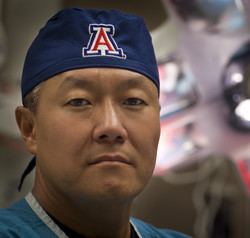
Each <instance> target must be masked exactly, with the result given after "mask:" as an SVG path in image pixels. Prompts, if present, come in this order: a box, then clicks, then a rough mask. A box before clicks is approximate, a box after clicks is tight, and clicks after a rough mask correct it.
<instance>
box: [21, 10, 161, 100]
mask: <svg viewBox="0 0 250 238" xmlns="http://www.w3.org/2000/svg"><path fill="white" fill-rule="evenodd" d="M91 24H108V25H109V24H111V25H113V26H114V31H115V32H114V35H113V36H112V39H113V40H114V42H115V44H114V42H113V44H111V45H115V46H117V47H118V48H119V49H121V50H122V51H123V54H124V55H123V56H124V57H112V56H110V55H108V54H107V55H99V56H90V57H87V56H86V57H85V56H84V55H83V51H84V48H86V47H88V44H89V40H90V37H91V33H90V25H91ZM112 39H111V40H112ZM111 43H112V42H111ZM91 67H112V68H113V67H114V68H122V69H128V70H132V71H136V72H139V73H141V74H143V75H145V76H147V77H148V78H149V79H150V80H152V82H153V83H154V84H155V85H156V87H157V89H158V90H159V75H158V68H157V63H156V59H155V54H154V49H153V46H152V40H151V36H150V34H149V31H148V29H147V27H146V25H145V23H144V20H143V19H142V18H141V17H139V16H135V15H131V14H127V13H123V12H121V11H118V10H97V9H80V8H69V9H64V10H61V11H60V12H58V13H57V14H56V15H54V16H53V17H52V18H51V19H49V20H48V22H47V24H46V25H45V26H44V27H43V28H42V29H41V30H40V31H39V33H38V35H37V36H36V38H35V39H34V41H33V42H32V44H31V46H30V48H29V50H28V52H27V55H26V59H25V63H24V68H23V74H22V98H24V97H25V95H27V93H28V92H30V91H31V90H32V89H33V88H34V87H35V86H36V85H38V84H39V83H40V82H42V81H45V80H47V79H48V78H50V77H52V76H54V75H56V74H58V73H61V72H64V71H68V70H71V69H79V68H91Z"/></svg>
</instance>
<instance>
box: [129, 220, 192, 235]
mask: <svg viewBox="0 0 250 238" xmlns="http://www.w3.org/2000/svg"><path fill="white" fill-rule="evenodd" d="M130 221H131V223H132V225H133V226H134V228H135V229H136V231H137V232H138V233H139V234H140V235H141V236H142V237H154V238H190V236H187V235H184V234H182V233H180V232H177V231H173V230H170V229H160V228H157V227H155V226H153V225H151V224H148V223H146V222H143V221H141V220H139V219H136V218H131V220H130Z"/></svg>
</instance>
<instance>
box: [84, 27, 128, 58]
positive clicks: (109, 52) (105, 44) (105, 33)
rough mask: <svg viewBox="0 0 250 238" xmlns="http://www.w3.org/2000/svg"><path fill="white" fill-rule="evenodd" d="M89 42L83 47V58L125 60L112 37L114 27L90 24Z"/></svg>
mask: <svg viewBox="0 0 250 238" xmlns="http://www.w3.org/2000/svg"><path fill="white" fill-rule="evenodd" d="M89 34H90V38H89V42H88V45H87V47H83V49H82V55H83V57H91V56H111V57H118V58H122V59H126V55H125V54H124V53H123V49H122V48H118V46H117V44H116V42H115V40H114V38H113V36H114V34H115V27H114V26H113V25H111V24H90V25H89Z"/></svg>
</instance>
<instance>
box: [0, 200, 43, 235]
mask: <svg viewBox="0 0 250 238" xmlns="http://www.w3.org/2000/svg"><path fill="white" fill-rule="evenodd" d="M32 221H34V222H35V224H36V221H35V220H34V219H33V217H32V212H31V211H30V209H29V207H28V205H27V204H26V202H25V200H21V201H19V202H17V203H16V204H14V205H13V206H11V207H10V208H6V209H0V237H1V238H12V237H20V238H21V237H23V238H24V237H30V236H31V235H32V237H34V238H36V237H38V236H37V235H36V234H34V231H33V229H32V227H31V226H30V224H32ZM33 224H34V223H33ZM35 224H34V225H35Z"/></svg>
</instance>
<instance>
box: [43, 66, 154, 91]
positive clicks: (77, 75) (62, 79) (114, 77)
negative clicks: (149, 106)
mask: <svg viewBox="0 0 250 238" xmlns="http://www.w3.org/2000/svg"><path fill="white" fill-rule="evenodd" d="M44 85H45V88H47V89H50V90H52V89H54V90H59V91H61V92H64V91H67V90H70V89H74V88H83V89H89V90H101V89H103V90H112V89H114V90H118V91H119V90H123V91H124V90H127V89H133V88H137V89H142V90H146V91H148V93H149V94H157V95H158V93H157V88H156V86H155V85H154V83H153V82H152V81H151V80H150V79H149V78H147V77H146V76H144V75H142V74H140V73H137V72H134V71H130V70H126V69H118V68H86V69H77V70H70V71H67V72H64V73H61V74H58V75H56V76H54V77H52V78H50V79H49V80H47V81H45V84H44Z"/></svg>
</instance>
